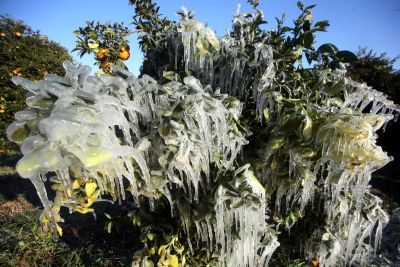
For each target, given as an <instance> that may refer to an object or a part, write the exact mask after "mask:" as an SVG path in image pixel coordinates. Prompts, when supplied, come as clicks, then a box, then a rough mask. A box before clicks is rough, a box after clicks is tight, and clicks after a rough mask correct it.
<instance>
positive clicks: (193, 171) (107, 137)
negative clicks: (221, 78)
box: [7, 62, 277, 266]
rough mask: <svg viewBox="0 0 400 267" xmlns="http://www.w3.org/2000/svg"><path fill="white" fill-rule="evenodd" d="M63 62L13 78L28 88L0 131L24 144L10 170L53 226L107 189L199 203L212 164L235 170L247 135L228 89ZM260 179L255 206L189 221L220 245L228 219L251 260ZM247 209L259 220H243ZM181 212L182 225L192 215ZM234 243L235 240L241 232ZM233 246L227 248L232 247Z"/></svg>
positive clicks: (256, 245) (261, 214) (227, 235)
mask: <svg viewBox="0 0 400 267" xmlns="http://www.w3.org/2000/svg"><path fill="white" fill-rule="evenodd" d="M64 67H65V69H66V75H65V77H58V76H53V75H48V76H46V78H45V80H43V81H39V82H31V81H28V80H25V79H23V78H20V77H16V78H14V79H13V81H14V82H15V83H17V84H19V85H21V86H23V87H24V88H25V89H27V90H28V91H29V92H30V94H31V96H29V97H28V99H27V104H28V108H27V109H26V110H25V111H21V112H19V113H17V114H16V119H17V121H16V122H15V123H13V124H12V125H10V127H9V128H8V130H7V133H8V136H9V138H10V140H13V141H15V142H18V143H19V144H20V145H21V150H22V152H23V154H24V156H23V158H22V159H21V160H20V161H19V162H18V164H17V171H18V173H19V174H20V175H21V176H22V177H24V178H29V179H31V181H32V182H33V184H34V185H35V187H36V189H37V192H38V195H39V197H40V199H41V201H42V203H43V206H44V207H45V211H44V213H43V215H42V219H43V221H48V220H50V221H52V222H53V223H54V224H55V227H57V228H58V229H60V227H59V225H58V223H59V222H62V218H61V217H60V216H59V210H60V208H61V207H62V206H65V207H68V208H70V209H71V210H74V211H78V212H81V213H86V212H94V210H93V208H91V205H92V204H93V203H94V202H96V201H101V200H102V198H107V197H109V196H111V197H112V199H113V200H114V201H121V200H124V199H125V198H126V194H127V193H130V194H131V195H132V196H133V199H134V200H135V202H136V204H138V205H141V204H142V202H143V199H148V201H149V205H150V207H154V205H156V203H154V202H155V200H156V199H157V198H158V197H159V195H158V193H161V194H162V195H164V196H165V197H166V198H167V199H168V200H169V202H170V206H171V212H172V214H173V215H174V213H176V211H174V206H175V205H176V203H178V209H177V211H178V214H179V212H182V211H181V209H180V208H179V200H178V199H175V196H174V195H172V194H171V192H170V190H171V189H172V188H174V187H178V188H182V189H183V190H184V192H185V193H186V194H187V196H188V199H189V200H190V201H191V202H193V203H198V202H199V192H200V191H201V192H208V191H209V190H210V186H211V184H212V183H213V182H214V179H215V178H214V176H212V177H211V170H210V166H215V168H216V169H215V171H216V174H217V175H224V174H225V173H226V172H227V171H232V170H234V166H233V162H234V160H235V158H236V157H237V154H238V153H239V151H240V149H241V147H242V146H243V145H245V144H246V143H247V141H246V139H245V136H244V135H243V134H242V133H241V132H240V131H238V130H237V126H236V121H238V120H239V116H240V113H241V108H242V106H241V103H240V102H239V101H238V100H236V99H235V98H234V97H230V96H228V95H224V94H220V93H219V92H218V91H217V92H215V93H213V94H211V95H210V94H209V93H207V92H205V91H204V90H203V88H202V85H201V84H200V82H199V81H198V80H197V79H196V78H194V77H186V78H185V79H184V81H183V84H182V83H178V82H170V83H167V84H164V85H159V84H157V82H156V81H155V80H153V79H152V78H150V77H148V76H144V77H143V78H140V79H138V78H136V77H134V76H133V75H132V74H130V73H129V72H127V71H125V70H123V69H120V68H118V67H113V71H114V74H115V76H108V75H103V76H101V77H100V78H97V77H94V76H91V75H89V71H90V69H89V68H88V67H86V66H80V67H78V68H75V67H74V66H73V65H71V63H69V62H65V63H64ZM247 168H248V167H247ZM249 172H250V171H248V170H247V169H246V171H245V173H246V174H247V173H249ZM51 173H54V174H55V176H52V177H51V181H52V182H53V186H52V188H53V189H54V190H56V192H57V194H56V197H55V199H54V200H53V201H51V200H49V199H48V197H47V192H46V189H45V187H44V182H45V181H46V179H47V177H48V176H50V174H51ZM214 175H215V174H214ZM251 179H253V180H256V178H255V177H253V178H251ZM252 183H253V184H254V183H255V182H254V181H252ZM127 185H128V187H127ZM257 186H258V188H257V187H254V189H255V190H257V197H259V198H260V199H262V203H263V204H262V205H261V206H260V207H257V208H256V207H240V208H238V210H237V211H234V209H231V208H229V209H230V210H229V211H225V214H226V215H227V216H228V218H227V219H225V218H224V219H223V220H224V221H222V222H221V221H219V220H218V219H217V220H210V219H207V220H202V221H200V222H197V221H196V222H195V224H196V226H198V225H201V226H199V227H197V232H198V236H200V237H202V239H203V240H204V238H206V240H207V242H209V243H210V245H211V244H214V245H215V246H216V248H217V249H218V247H217V245H218V244H226V242H229V243H230V242H231V241H232V240H233V238H232V233H231V232H230V229H229V228H228V229H225V230H224V229H221V227H220V225H221V224H222V225H223V226H224V227H225V226H228V225H230V223H231V222H235V223H236V224H237V227H239V228H240V229H241V230H240V235H239V236H240V237H241V238H246V239H248V241H246V243H245V244H246V246H245V248H246V251H248V252H251V253H250V254H249V255H248V256H243V255H247V253H246V254H243V255H242V256H243V258H241V259H237V260H238V261H239V263H240V262H241V265H240V266H251V265H252V264H251V263H252V262H254V261H255V260H256V255H257V251H258V249H261V241H262V239H263V240H264V243H268V242H267V237H265V236H266V235H265V234H264V231H265V230H266V229H267V226H266V225H265V219H266V217H265V216H266V215H265V196H264V193H263V187H262V186H261V185H257ZM260 186H261V190H260ZM250 191H251V190H250ZM157 192H158V193H157ZM221 205H223V204H222V203H220V204H218V205H217V206H216V216H220V214H219V212H220V211H221V210H223V209H224V207H222V206H221ZM249 215H250V216H252V217H254V218H257V221H254V222H253V223H250V224H249V223H248V222H247V221H246V220H247V219H246V218H247V216H249ZM182 218H183V223H184V224H187V232H188V234H189V227H190V225H189V224H190V223H191V222H188V221H187V220H186V219H187V218H185V216H183V215H182ZM218 218H219V217H218ZM188 223H189V224H188ZM239 228H238V230H239ZM213 233H215V236H214V234H213ZM214 238H215V239H214ZM227 240H229V241H227ZM268 240H270V241H271V244H269V243H268V244H269V245H270V248H269V249H268V251H266V252H264V254H263V255H264V256H263V257H264V258H268V257H270V256H271V255H272V252H273V250H274V249H275V248H276V244H277V242H276V238H275V237H272V236H271V238H270V237H268ZM232 242H233V241H232ZM234 244H236V245H235V246H239V245H240V244H242V241H235V243H234ZM242 245H243V244H242ZM242 245H240V246H242ZM224 246H225V245H224ZM233 248H234V247H231V248H230V249H229V250H228V249H225V247H224V251H226V253H227V254H229V255H233V254H234V253H233V252H234V250H232V249H233ZM224 255H225V254H224ZM222 260H224V259H222ZM263 260H266V259H263ZM249 264H250V265H249Z"/></svg>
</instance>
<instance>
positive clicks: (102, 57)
mask: <svg viewBox="0 0 400 267" xmlns="http://www.w3.org/2000/svg"><path fill="white" fill-rule="evenodd" d="M96 57H97V59H98V60H101V61H103V60H105V59H106V54H104V53H102V52H99V53H97V55H96Z"/></svg>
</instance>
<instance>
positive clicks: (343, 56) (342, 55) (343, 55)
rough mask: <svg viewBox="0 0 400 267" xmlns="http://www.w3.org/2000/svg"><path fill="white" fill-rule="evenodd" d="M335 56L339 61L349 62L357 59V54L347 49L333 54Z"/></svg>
mask: <svg viewBox="0 0 400 267" xmlns="http://www.w3.org/2000/svg"><path fill="white" fill-rule="evenodd" d="M335 57H337V58H339V59H340V61H341V62H345V63H351V62H354V61H357V60H358V58H357V56H356V55H355V54H354V53H353V52H350V51H348V50H342V51H339V52H337V53H336V54H335Z"/></svg>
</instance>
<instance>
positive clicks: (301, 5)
mask: <svg viewBox="0 0 400 267" xmlns="http://www.w3.org/2000/svg"><path fill="white" fill-rule="evenodd" d="M297 6H298V7H299V8H300V10H301V11H303V10H304V4H303V3H302V2H300V1H298V2H297Z"/></svg>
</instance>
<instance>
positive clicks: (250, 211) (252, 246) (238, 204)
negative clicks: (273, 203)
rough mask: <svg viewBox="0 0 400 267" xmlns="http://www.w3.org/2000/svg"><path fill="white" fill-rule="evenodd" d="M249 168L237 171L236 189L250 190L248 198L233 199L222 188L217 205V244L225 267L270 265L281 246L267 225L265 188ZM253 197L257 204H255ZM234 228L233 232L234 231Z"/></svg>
mask: <svg viewBox="0 0 400 267" xmlns="http://www.w3.org/2000/svg"><path fill="white" fill-rule="evenodd" d="M249 167H250V165H245V166H243V167H241V168H238V169H237V170H236V171H235V174H234V176H235V177H236V179H235V181H236V182H235V187H240V186H241V187H243V186H244V187H246V186H247V187H248V191H247V193H248V195H242V196H240V195H239V196H236V197H235V196H233V195H232V191H230V190H229V189H228V188H225V187H223V186H220V187H219V188H218V191H217V193H216V194H217V196H218V197H217V202H216V204H215V207H214V208H215V214H216V217H215V220H216V224H215V229H214V233H215V242H216V245H219V246H221V253H222V255H221V256H222V257H223V259H224V261H223V262H224V266H225V265H226V266H242V267H245V266H260V267H261V266H267V265H268V261H269V259H270V257H271V256H272V254H273V252H274V251H275V249H276V248H277V247H278V246H279V242H278V241H277V237H276V236H275V234H274V233H273V232H272V231H271V229H270V227H269V226H268V225H267V223H266V220H267V219H268V216H267V214H266V199H265V189H264V188H263V186H262V185H261V184H260V182H259V181H258V179H257V178H256V177H255V176H254V174H253V172H252V171H251V170H249ZM254 198H256V199H257V200H258V201H256V202H254ZM232 227H233V231H232Z"/></svg>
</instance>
